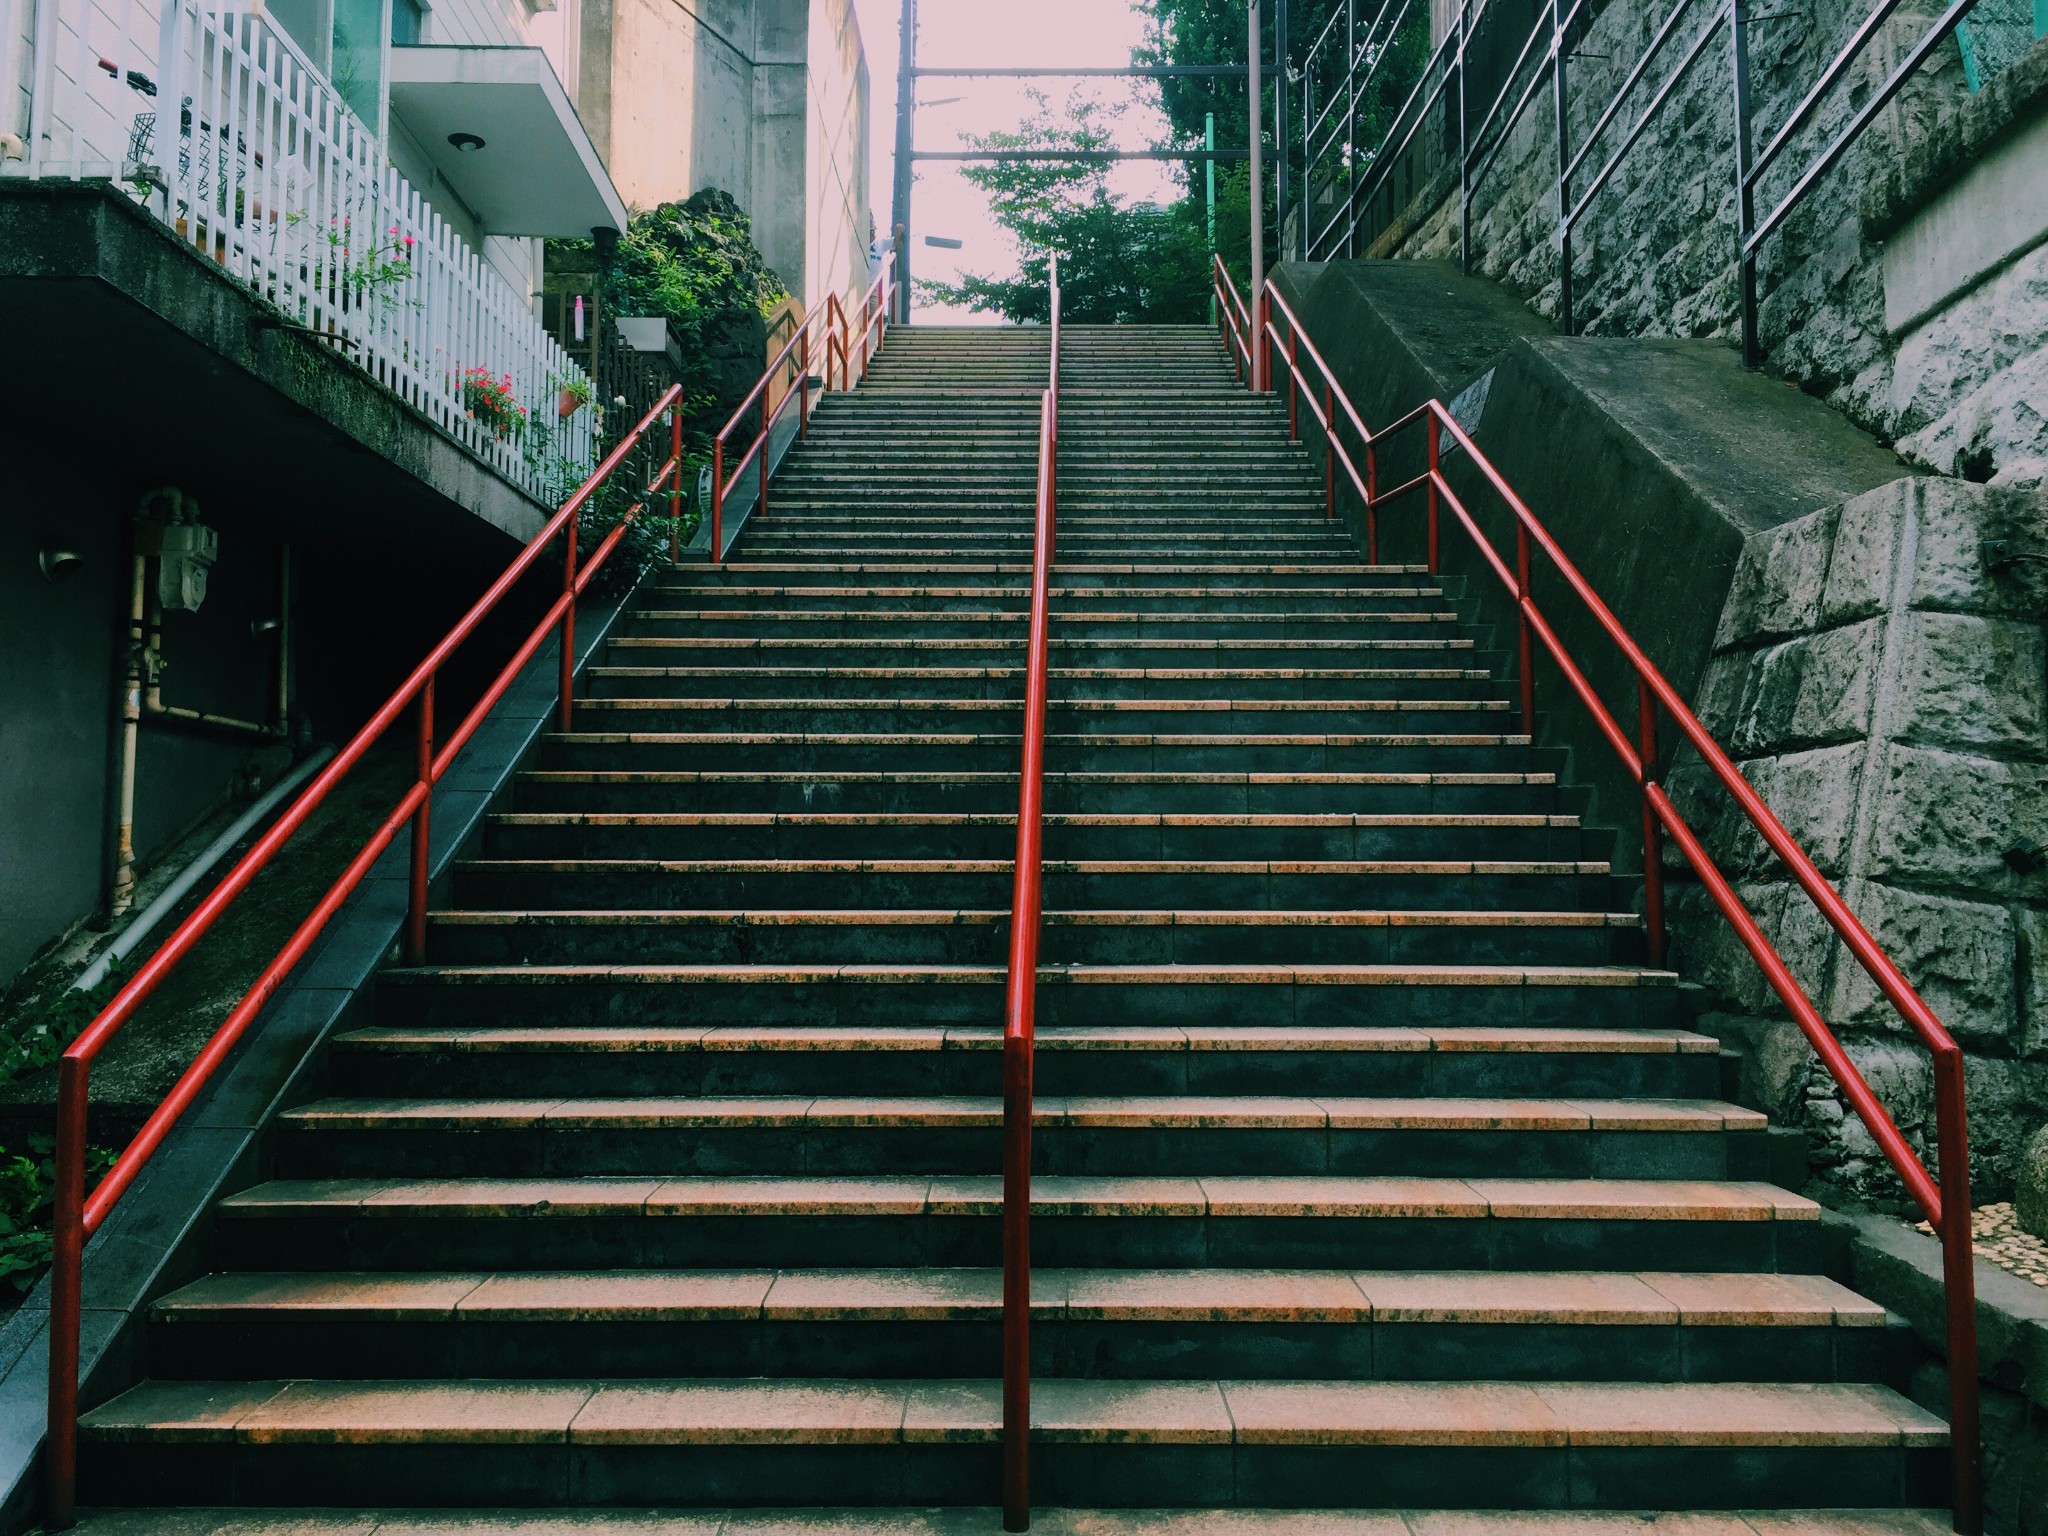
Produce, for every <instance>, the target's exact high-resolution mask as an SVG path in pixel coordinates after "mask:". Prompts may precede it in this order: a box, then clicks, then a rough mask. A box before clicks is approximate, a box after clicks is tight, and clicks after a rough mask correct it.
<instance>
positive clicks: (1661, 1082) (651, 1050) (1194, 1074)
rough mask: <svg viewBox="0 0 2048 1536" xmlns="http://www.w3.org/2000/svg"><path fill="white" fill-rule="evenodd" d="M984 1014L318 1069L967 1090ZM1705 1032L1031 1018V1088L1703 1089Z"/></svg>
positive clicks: (642, 1032)
mask: <svg viewBox="0 0 2048 1536" xmlns="http://www.w3.org/2000/svg"><path fill="white" fill-rule="evenodd" d="M1001 1050H1002V1031H1001V1029H1000V1028H999V1027H998V1026H997V1025H996V1024H994V1023H981V1024H975V1025H959V1026H941V1025H917V1024H911V1023H907V1022H898V1023H895V1024H892V1025H890V1026H889V1027H888V1028H886V1029H882V1030H874V1029H866V1028H861V1029H854V1028H826V1027H818V1026H785V1025H776V1026H770V1025H761V1024H745V1025H735V1026H731V1027H720V1028H711V1027H709V1026H706V1025H701V1024H690V1025H622V1024H604V1025H592V1026H587V1027H577V1028H572V1027H569V1026H567V1025H562V1024H545V1025H530V1024H510V1023H502V1022H500V1023H494V1024H490V1025H485V1026H482V1027H466V1026H431V1027H418V1026H414V1027H407V1028H398V1027H394V1026H391V1025H375V1026H368V1027H362V1028H357V1029H354V1030H352V1031H350V1032H348V1033H345V1034H343V1035H341V1036H339V1037H338V1038H337V1039H336V1041H335V1045H334V1053H333V1064H334V1070H335V1083H334V1086H335V1088H336V1089H337V1090H339V1091H344V1092H350V1093H384V1092H389V1091H391V1090H392V1089H393V1088H394V1087H398V1086H402V1087H403V1088H404V1089H405V1090H406V1091H408V1092H411V1093H431V1094H444V1095H450V1096H458V1095H467V1096H472V1097H478V1096H491V1095H501V1096H503V1095H510V1096H514V1097H517V1096H523V1095H531V1094H539V1093H561V1092H564V1091H575V1092H580V1093H588V1094H633V1093H656V1092H659V1093H724V1094H746V1093H753V1094H759V1093H826V1092H830V1093H850V1092H863V1093H877V1094H896V1095H923V1094H977V1093H987V1092H988V1091H990V1085H991V1084H992V1083H995V1082H997V1081H999V1080H1000V1073H1001V1062H1000V1059H999V1058H1000V1054H1001ZM1718 1053H1719V1046H1718V1044H1717V1042H1716V1041H1715V1040H1714V1039H1712V1038H1711V1037H1710V1036H1705V1035H1696V1034H1692V1033H1689V1032H1687V1031H1685V1030H1682V1029H1671V1028H1664V1029H1640V1028H1631V1029H1589V1028H1585V1027H1582V1026H1575V1027H1556V1028H1541V1029H1529V1028H1519V1027H1518V1028H1512V1029H1510V1028H1505V1027H1502V1026H1500V1025H1491V1024H1489V1025H1476V1026H1467V1027H1453V1026H1446V1025H1439V1024H1427V1025H1418V1026H1415V1027H1413V1028H1408V1029H1392V1028H1375V1027H1350V1028H1345V1027H1319V1028H1315V1029H1306V1030H1286V1029H1274V1028H1267V1027H1263V1026H1258V1025H1246V1024H1221V1025H1207V1026H1200V1027H1190V1026H1160V1025H1145V1026H1142V1027H1141V1026H1137V1025H1128V1024H1117V1023H1099V1024H1091V1025H1084V1026H1066V1025H1058V1024H1048V1025H1044V1026H1042V1027H1041V1028H1040V1029H1039V1031H1038V1042H1037V1068H1036V1072H1037V1083H1038V1087H1039V1090H1040V1091H1041V1092H1045V1093H1072V1094H1129V1093H1162V1094H1175V1093H1207V1094H1217V1093H1303V1092H1310V1093H1337V1092H1342V1093H1351V1094H1364V1095H1376V1096H1379V1097H1383V1098H1384V1097H1400V1096H1405V1097H1429V1096H1434V1097H1439V1098H1457V1097H1493V1098H1500V1097H1512V1096H1515V1095H1534V1096H1543V1095H1550V1096H1554V1097H1575V1096H1580V1097H1582V1096H1589V1095H1590V1096H1603V1097H1629V1098H1636V1099H1668V1098H1706V1097H1711V1096H1712V1094H1713V1093H1714V1092H1715V1085H1716V1083H1717V1082H1718V1079H1719V1071H1720V1068H1719V1060H1718Z"/></svg>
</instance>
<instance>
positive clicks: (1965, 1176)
mask: <svg viewBox="0 0 2048 1536" xmlns="http://www.w3.org/2000/svg"><path fill="white" fill-rule="evenodd" d="M1965 1113H1966V1112H1965V1108H1964V1083H1963V1053H1962V1048H1961V1047H1959V1046H1958V1045H1956V1043H1955V1042H1954V1041H1953V1040H1950V1041H1948V1042H1947V1046H1946V1049H1943V1050H1938V1051H1936V1052H1935V1056H1934V1117H1935V1139H1936V1144H1937V1148H1938V1151H1939V1155H1940V1157H1941V1219H1940V1221H1939V1223H1938V1225H1939V1227H1940V1230H1941V1271H1942V1282H1943V1283H1942V1290H1943V1292H1944V1300H1945V1301H1946V1302H1947V1305H1948V1439H1949V1459H1950V1465H1951V1468H1952V1471H1951V1474H1950V1479H1951V1484H1952V1488H1951V1494H1950V1498H1951V1506H1950V1507H1951V1509H1952V1510H1953V1512H1954V1517H1955V1518H1954V1525H1955V1529H1956V1531H1957V1532H1958V1533H1959V1536H1980V1533H1981V1532H1982V1531H1983V1529H1984V1443H1983V1431H1982V1428H1981V1426H1980V1425H1979V1423H1978V1417H1977V1415H1978V1403H1977V1276H1976V1269H1975V1265H1976V1242H1975V1238H1974V1234H1973V1233H1972V1232H1971V1228H1970V1215H1971V1206H1970V1132H1969V1125H1968V1121H1967V1120H1966V1118H1965Z"/></svg>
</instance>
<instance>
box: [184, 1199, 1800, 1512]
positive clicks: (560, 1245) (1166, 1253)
mask: <svg viewBox="0 0 2048 1536" xmlns="http://www.w3.org/2000/svg"><path fill="white" fill-rule="evenodd" d="M218 1242H219V1244H220V1252H221V1257H222V1260H223V1262H224V1263H225V1264H226V1265H227V1266H228V1267H229V1268H232V1269H248V1270H277V1271H307V1270H335V1269H342V1270H345V1269H351V1268H355V1269H366V1270H390V1271H394V1272H405V1271H412V1270H419V1269H422V1268H430V1269H443V1268H457V1269H462V1270H474V1269H490V1270H497V1269H509V1270H520V1271H524V1270H531V1269H534V1268H536V1267H547V1268H576V1269H612V1268H634V1269H639V1268H671V1269H704V1268H710V1269H752V1268H759V1267H767V1268H776V1269H802V1268H806V1267H811V1266H815V1265H816V1263H817V1261H818V1256H819V1255H820V1254H829V1255H831V1256H832V1261H833V1263H834V1264H837V1265H855V1266H860V1267H863V1268H867V1267H877V1268H902V1269H927V1268H941V1267H952V1268H957V1267H962V1266H966V1267H971V1268H990V1267H993V1266H995V1265H998V1264H1000V1263H1001V1260H1002V1223H1001V1220H1000V1218H999V1217H996V1216H993V1215H991V1216H945V1217H933V1216H889V1215H879V1216H878V1215H862V1216H787V1217H785V1216H760V1215H747V1216H720V1215H702V1214H690V1215H679V1216H661V1215H636V1216H618V1217H609V1216H583V1215H557V1216H546V1217H525V1216H489V1217H470V1216H448V1217H423V1216H413V1215H405V1214H393V1215H390V1216H351V1217H337V1218H333V1219H329V1218H322V1217H299V1216H275V1217H266V1218H263V1219H260V1220H242V1219H237V1220H229V1221H223V1222H222V1223H221V1224H220V1229H219V1237H218ZM1824 1249H1825V1244H1824V1243H1823V1242H1822V1240H1821V1232H1820V1228H1819V1226H1818V1224H1816V1223H1813V1222H1773V1221H1720V1220H1700V1221H1636V1220H1614V1221H1581V1220H1573V1219H1560V1220H1551V1219H1546V1218H1499V1217H1479V1218H1474V1219H1471V1220H1464V1221H1446V1220H1441V1219H1433V1218H1430V1217H1386V1218H1380V1219H1359V1218H1346V1217H1314V1216H1286V1217H1261V1216H1244V1217H1210V1216H1184V1217H1183V1216H1058V1215H1050V1214H1046V1213H1043V1212H1041V1213H1036V1214H1034V1215H1033V1217H1032V1219H1031V1254H1032V1263H1033V1264H1034V1265H1039V1266H1046V1267H1051V1266H1055V1265H1061V1266H1067V1267H1071V1268H1085V1269H1128V1268H1159V1269H1202V1268H1272V1267H1287V1268H1311V1269H1341V1268H1345V1267H1355V1268H1366V1269H1393V1268H1404V1267H1406V1268H1428V1269H1471V1270H1480V1269H1485V1270H1530V1269H1573V1270H1604V1271H1627V1272H1634V1271H1638V1270H1642V1269H1645V1268H1648V1269H1654V1270H1660V1271H1667V1270H1668V1271H1680V1270H1686V1271H1701V1272H1707V1273H1745V1272H1758V1271H1778V1272H1783V1273H1788V1274H1815V1273H1818V1272H1820V1270H1821V1268H1822V1262H1821V1261H1822V1257H1823V1252H1824ZM1649 1502H1650V1503H1651V1504H1652V1505H1653V1506H1654V1507H1659V1508H1661V1507H1664V1506H1663V1505H1662V1503H1661V1502H1660V1501H1656V1500H1651V1501H1649Z"/></svg>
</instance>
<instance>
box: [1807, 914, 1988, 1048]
mask: <svg viewBox="0 0 2048 1536" xmlns="http://www.w3.org/2000/svg"><path fill="white" fill-rule="evenodd" d="M1843 895H1844V896H1845V897H1846V898H1847V899H1848V902H1849V905H1850V908H1851V910H1853V911H1854V912H1855V913H1856V915H1857V916H1858V917H1859V918H1861V919H1862V921H1863V925H1864V926H1865V927H1866V928H1868V929H1869V930H1870V933H1871V936H1872V937H1873V938H1875V939H1876V940H1877V942H1878V944H1879V945H1880V946H1881V947H1882V948H1883V949H1884V951H1885V952H1886V953H1887V954H1888V955H1890V956H1891V957H1892V960H1893V961H1894V962H1895V963H1896V964H1897V965H1898V967H1899V969H1900V970H1902V971H1904V972H1905V974H1906V975H1907V977H1908V978H1910V979H1911V981H1912V983H1913V987H1914V990H1915V991H1917V992H1918V993H1919V994H1920V996H1921V998H1922V999H1923V1000H1924V1001H1925V1002H1926V1003H1927V1005H1928V1007H1930V1008H1932V1009H1933V1010H1934V1011H1935V1013H1936V1014H1938V1015H1939V1016H1940V1018H1941V1021H1942V1023H1943V1024H1945V1025H1946V1026H1947V1027H1948V1031H1949V1033H1950V1034H1952V1035H1954V1036H1955V1037H1956V1038H1957V1039H1958V1040H1962V1041H1966V1042H1969V1043H1971V1044H1974V1045H1977V1046H1980V1047H1981V1046H1987V1045H1997V1044H2002V1043H2003V1042H2005V1041H2006V1040H2008V1039H2009V1038H2010V1036H2011V1034H2012V1031H2013V1027H2014V1021H2015V1019H2016V1018H2017V1016H2018V1007H2017V998H2016V995H2015V990H2014V984H2013V972H2014V966H2013V960H2014V954H2015V936H2014V931H2013V921H2012V914H2011V912H2009V911H2008V910H2007V909H2006V908H2005V907H2003V906H1995V905H1993V904H1991V903H1989V902H1981V901H1963V900H1960V899H1958V898H1955V897H1951V896H1932V895H1928V894H1925V893H1923V892H1920V891H1906V890H1900V889H1899V888H1898V887H1896V886H1889V885H1879V884H1876V883H1874V882H1868V881H1860V880H1859V881H1852V882H1850V883H1849V885H1848V886H1847V887H1846V888H1845V889H1844V891H1843ZM1823 1007H1824V1011H1825V1013H1826V1016H1827V1018H1828V1019H1829V1021H1830V1022H1832V1023H1836V1024H1838V1025H1849V1024H1853V1025H1859V1026H1862V1027H1865V1028H1869V1029H1878V1030H1885V1031H1893V1030H1903V1029H1904V1028H1905V1027H1906V1026H1905V1024H1904V1023H1903V1021H1901V1020H1900V1018H1899V1015H1898V1013H1897V1011H1896V1010H1895V1009H1894V1008H1893V1007H1892V1005H1891V1004H1890V1002H1888V1001H1887V1000H1886V999H1885V997H1884V995H1883V994H1882V993H1880V992H1879V991H1878V990H1877V983H1875V982H1874V981H1872V980H1871V979H1870V977H1869V975H1868V974H1867V973H1866V972H1865V971H1864V969H1863V967H1862V966H1861V965H1859V964H1858V963H1857V962H1856V960H1855V959H1854V958H1853V957H1852V956H1851V955H1850V954H1849V953H1848V951H1847V950H1846V949H1841V950H1839V951H1838V953H1837V954H1836V957H1835V965H1834V975H1833V978H1832V983H1831V985H1830V986H1829V987H1828V989H1827V997H1826V1001H1825V1003H1824V1005H1823Z"/></svg>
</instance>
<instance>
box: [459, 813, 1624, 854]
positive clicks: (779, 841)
mask: <svg viewBox="0 0 2048 1536" xmlns="http://www.w3.org/2000/svg"><path fill="white" fill-rule="evenodd" d="M1044 837H1045V856H1046V857H1047V858H1048V859H1082V858H1087V859H1203V860H1226V859H1238V860H1242V859H1323V860H1328V859H1517V860H1554V859H1564V860H1573V861H1576V860H1581V859H1587V858H1598V857H1600V856H1601V854H1602V853H1603V852H1604V851H1605V849H1604V848H1603V847H1601V845H1600V843H1599V842H1597V841H1590V840H1589V839H1588V838H1587V836H1586V835H1585V834H1583V833H1581V832H1580V831H1579V829H1578V828H1576V827H1486V826H1478V827H1344V828H1318V827H1271V828H1267V827H1256V826H1254V827H1200V826H1169V827H1158V826H1149V827H1146V826H1139V827H1121V826H1082V827H1068V826H1061V825H1058V824H1057V823H1055V824H1053V825H1050V826H1047V827H1046V829H1045V834H1044ZM1589 842H1590V846H1589ZM1016 846H1017V832H1016V828H1015V825H1014V824H1012V825H1007V826H1006V825H1002V824H999V823H985V824H977V825H972V826H958V825H954V826H938V827H928V826H921V825H916V824H904V823H900V822H896V823H891V822H882V823H879V824H875V825H852V826H839V825H830V824H827V825H823V826H819V825H805V824H803V823H800V822H780V823H773V824H769V825H742V826H716V825H713V826H689V827H662V826H645V825H640V826H620V827H600V826H589V825H565V826H539V827H535V826H522V825H514V826H506V825H503V824H496V825H493V826H492V827H491V828H490V829H489V832H488V835H487V836H486V839H485V842H484V850H485V857H487V858H493V859H1008V858H1010V857H1011V856H1012V854H1013V852H1014V850H1015V849H1016Z"/></svg>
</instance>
